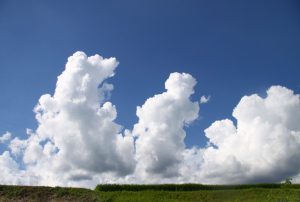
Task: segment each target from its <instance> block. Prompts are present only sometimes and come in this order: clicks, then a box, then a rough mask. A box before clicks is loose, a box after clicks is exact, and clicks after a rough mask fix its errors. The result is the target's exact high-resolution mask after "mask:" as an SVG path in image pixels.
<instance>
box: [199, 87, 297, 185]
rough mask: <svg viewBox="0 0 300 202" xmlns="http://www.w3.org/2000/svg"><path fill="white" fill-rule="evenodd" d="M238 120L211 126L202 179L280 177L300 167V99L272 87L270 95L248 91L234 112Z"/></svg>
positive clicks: (236, 180)
mask: <svg viewBox="0 0 300 202" xmlns="http://www.w3.org/2000/svg"><path fill="white" fill-rule="evenodd" d="M233 117H235V118H236V120H237V125H236V126H235V125H234V124H233V122H232V121H231V120H228V119H225V120H221V121H216V122H214V123H213V124H212V125H211V126H210V127H209V128H207V129H206V130H205V134H206V136H207V137H208V138H209V145H210V146H209V147H208V148H206V149H205V151H204V153H203V158H204V161H203V164H202V166H201V171H200V173H201V175H200V178H201V179H203V181H205V182H206V183H246V182H278V181H281V180H284V179H285V178H287V177H291V176H294V175H297V174H298V173H299V171H300V99H299V95H296V94H294V93H293V91H291V90H289V89H287V88H285V87H281V86H272V87H271V88H270V89H269V90H268V91H267V96H266V97H265V98H262V97H260V96H258V95H256V94H254V95H251V96H245V97H243V98H242V99H241V101H240V103H239V104H238V105H237V106H236V108H235V109H234V111H233Z"/></svg>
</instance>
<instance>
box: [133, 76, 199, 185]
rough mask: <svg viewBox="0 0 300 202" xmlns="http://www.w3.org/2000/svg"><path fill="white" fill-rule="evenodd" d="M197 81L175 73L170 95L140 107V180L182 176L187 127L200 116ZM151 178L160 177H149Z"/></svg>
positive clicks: (170, 81)
mask: <svg viewBox="0 0 300 202" xmlns="http://www.w3.org/2000/svg"><path fill="white" fill-rule="evenodd" d="M195 84H196V80H195V79H194V78H193V77H192V76H191V75H189V74H186V73H182V74H180V73H172V74H170V77H169V78H168V79H167V81H166V82H165V88H166V90H167V91H166V92H164V93H162V94H158V95H155V96H153V97H151V98H149V99H147V100H146V102H145V103H144V105H143V106H142V107H138V108H137V112H136V114H137V116H138V118H139V122H138V123H137V124H135V125H134V129H133V134H134V135H136V136H137V137H138V138H137V140H136V144H135V147H136V160H137V162H138V164H137V175H138V177H139V178H140V180H148V181H149V179H153V180H160V179H161V178H169V177H174V176H178V175H179V165H180V163H181V162H182V161H183V152H184V149H185V144H184V138H185V135H186V134H185V131H184V126H186V125H188V124H189V123H190V122H192V121H194V120H195V119H196V118H197V117H198V112H199V104H198V103H197V102H192V101H191V100H190V96H191V95H192V94H193V93H194V90H193V88H194V86H195ZM149 175H150V176H151V175H154V176H155V175H156V176H155V177H152V178H149Z"/></svg>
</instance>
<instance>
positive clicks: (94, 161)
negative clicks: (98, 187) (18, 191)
mask: <svg viewBox="0 0 300 202" xmlns="http://www.w3.org/2000/svg"><path fill="white" fill-rule="evenodd" d="M117 65H118V62H117V61H116V59H115V58H109V59H104V58H102V57H101V56H99V55H95V56H91V57H87V56H86V55H85V54H84V53H83V52H76V53H75V54H74V55H73V56H71V57H69V58H68V62H67V64H66V68H65V70H64V72H63V73H62V74H61V75H60V76H59V77H58V80H57V84H56V89H55V93H54V95H53V96H51V95H49V94H46V95H42V96H41V97H40V99H39V102H38V104H37V105H36V107H35V109H34V112H35V113H36V119H37V121H38V128H37V129H36V131H35V132H32V131H28V136H29V137H28V138H27V139H25V140H20V139H19V138H14V139H13V140H12V141H11V142H10V145H9V148H10V151H11V154H12V155H14V156H16V157H18V156H21V158H22V160H23V162H24V163H25V165H26V170H27V172H33V173H35V174H34V177H35V178H37V179H38V182H39V184H47V185H56V184H60V185H73V184H75V185H76V183H77V182H78V181H84V180H88V181H91V180H92V179H93V178H94V177H95V178H96V177H97V175H98V174H102V173H111V174H114V175H117V176H123V175H126V174H128V173H132V172H133V169H134V165H135V161H134V157H133V151H134V147H133V138H132V137H131V136H124V135H122V134H120V130H121V126H120V125H118V124H116V123H115V122H114V120H115V119H116V116H117V111H116V108H115V106H114V105H112V103H110V102H106V101H105V100H106V97H107V95H109V91H110V90H112V89H113V86H112V84H108V83H103V82H104V80H106V79H107V78H109V77H112V76H113V75H114V71H115V69H116V67H117ZM3 155H4V154H3ZM8 155H9V154H8V153H6V154H5V156H4V157H5V158H6V159H8V158H9V156H8ZM4 157H3V158H4ZM9 165H13V164H12V163H10V164H9ZM10 167H12V166H10ZM13 168H15V166H14V167H13Z"/></svg>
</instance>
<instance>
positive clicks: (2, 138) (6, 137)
mask: <svg viewBox="0 0 300 202" xmlns="http://www.w3.org/2000/svg"><path fill="white" fill-rule="evenodd" d="M10 139H11V133H10V132H6V133H4V134H3V135H1V136H0V143H5V142H7V141H9V140H10Z"/></svg>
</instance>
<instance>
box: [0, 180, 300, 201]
mask: <svg viewBox="0 0 300 202" xmlns="http://www.w3.org/2000/svg"><path fill="white" fill-rule="evenodd" d="M273 185H274V186H271V185H270V184H268V185H266V184H260V185H234V186H229V185H225V186H224V185H222V186H220V185H218V186H216V185H201V186H200V185H199V186H198V185H197V186H196V185H193V186H191V185H190V184H189V185H143V186H141V185H130V186H128V185H126V186H125V185H100V187H102V188H103V187H107V186H110V188H112V187H113V186H114V189H115V188H116V187H117V188H118V189H120V188H123V190H119V191H117V190H114V191H108V190H106V191H100V190H99V186H97V188H96V189H95V190H89V189H83V188H61V187H30V186H0V201H87V202H88V201H106V202H112V201H122V202H125V201H130V202H131V201H143V202H147V201H149V202H150V201H151V202H152V201H155V202H171V201H172V202H173V201H183V202H196V201H207V202H211V201H213V202H215V201H217V202H218V201H220V202H221V201H222V202H223V201H243V202H244V201H245V202H247V201H248V202H250V201H255V202H259V201H262V202H264V201H278V202H287V201H290V202H294V201H295V202H296V201H297V202H298V201H300V185H288V186H287V185H284V186H283V185H278V184H277V185H276V186H275V184H273ZM128 187H129V188H128ZM133 187H134V188H135V189H137V190H138V191H128V189H132V188H133ZM195 187H196V188H197V189H198V190H195ZM270 187H272V188H270ZM149 188H151V189H152V190H151V189H149ZM174 188H177V191H176V190H174ZM187 188H193V190H192V191H178V189H181V190H183V189H187ZM200 188H201V189H200ZM126 189H127V191H126ZM153 189H155V190H153ZM162 189H169V191H163V190H162ZM199 189H200V190H199ZM170 190H171V191H170Z"/></svg>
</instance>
